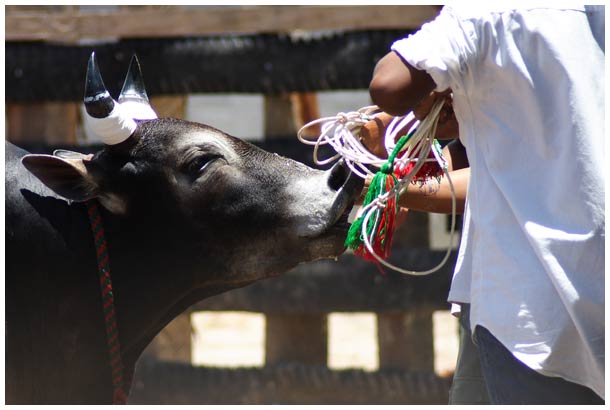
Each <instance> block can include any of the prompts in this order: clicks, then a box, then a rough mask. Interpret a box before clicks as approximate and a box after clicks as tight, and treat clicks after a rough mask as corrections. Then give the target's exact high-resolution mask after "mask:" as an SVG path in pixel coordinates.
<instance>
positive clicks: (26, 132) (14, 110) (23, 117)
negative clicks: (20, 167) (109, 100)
mask: <svg viewBox="0 0 610 410" xmlns="http://www.w3.org/2000/svg"><path fill="white" fill-rule="evenodd" d="M78 107H79V104H78V103H73V102H41V103H31V104H22V103H8V104H6V117H7V119H6V121H7V136H6V139H7V140H9V141H10V142H12V143H15V144H28V143H34V144H36V143H46V144H62V145H63V144H68V145H70V144H76V128H77V124H78V122H79V118H80V114H79V109H78Z"/></svg>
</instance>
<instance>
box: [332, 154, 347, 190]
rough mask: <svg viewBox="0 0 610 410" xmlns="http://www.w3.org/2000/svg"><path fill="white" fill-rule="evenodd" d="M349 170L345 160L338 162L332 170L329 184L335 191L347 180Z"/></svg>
mask: <svg viewBox="0 0 610 410" xmlns="http://www.w3.org/2000/svg"><path fill="white" fill-rule="evenodd" d="M348 174H349V172H348V169H347V167H346V166H345V164H344V163H343V161H339V162H337V163H336V164H335V165H334V166H333V167H332V168H331V170H330V175H329V176H328V186H329V187H330V189H332V190H333V191H338V190H339V189H340V188H341V187H342V186H343V184H345V181H346V180H347V176H348Z"/></svg>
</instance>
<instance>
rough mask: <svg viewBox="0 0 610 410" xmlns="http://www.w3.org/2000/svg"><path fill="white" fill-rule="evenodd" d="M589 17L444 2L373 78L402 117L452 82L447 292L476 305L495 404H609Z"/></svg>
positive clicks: (595, 29) (596, 39)
mask: <svg viewBox="0 0 610 410" xmlns="http://www.w3.org/2000/svg"><path fill="white" fill-rule="evenodd" d="M591 21H592V23H591V24H589V19H588V16H587V14H586V13H585V9H584V8H571V9H560V8H531V9H512V8H505V7H504V8H501V7H497V6H493V5H488V6H483V7H481V6H479V7H477V8H476V9H468V8H451V7H445V8H444V9H443V10H442V11H441V13H440V15H439V16H438V17H437V18H436V19H435V20H434V21H433V22H430V23H428V24H425V25H424V26H422V29H421V30H420V31H419V32H417V33H416V34H414V35H412V36H409V37H408V38H406V39H403V40H399V41H397V42H396V43H394V45H393V46H392V50H393V51H392V52H391V53H389V54H388V55H386V56H385V57H384V58H383V59H382V60H381V61H380V62H379V64H378V65H377V67H376V68H375V72H374V75H373V79H372V81H371V85H370V93H371V97H372V98H373V101H374V102H375V103H376V104H377V105H378V106H379V107H380V108H381V109H382V110H383V111H385V112H386V113H389V114H392V115H403V114H405V113H407V112H408V111H411V110H412V109H413V108H414V107H415V106H416V105H417V104H418V103H419V102H420V101H421V100H422V99H423V98H424V97H426V96H427V95H428V94H429V93H430V92H431V91H433V90H436V91H445V90H447V89H449V88H451V90H452V91H453V108H454V110H455V114H456V117H457V120H458V123H459V134H460V140H461V141H462V143H463V144H464V146H465V148H466V151H467V154H468V160H469V163H470V176H469V181H468V193H467V201H466V209H465V217H464V227H463V232H462V242H461V246H460V251H459V255H458V261H457V264H456V271H455V274H454V278H453V282H452V286H451V291H450V294H449V300H450V301H451V302H454V303H458V304H470V308H471V311H470V316H469V319H470V325H471V330H472V332H473V337H474V340H475V342H476V343H477V346H478V349H479V352H480V354H481V365H482V373H483V376H484V379H485V383H486V385H487V389H488V392H489V397H490V400H491V402H492V403H494V404H516V403H522V404H569V403H573V404H584V403H602V402H603V399H602V398H603V397H604V357H605V352H604V341H605V337H604V286H603V284H604V241H605V215H604V205H605V204H604V173H603V172H604V171H603V162H604V148H603V146H604V139H603V136H604V130H603V124H604V44H603V41H602V40H601V39H603V28H604V27H603V24H601V25H600V24H598V23H596V24H593V22H599V21H600V19H595V18H592V19H591ZM601 21H602V22H603V19H601ZM600 26H601V28H600ZM600 30H601V33H602V34H601V35H600ZM408 196H409V195H408V194H407V197H408Z"/></svg>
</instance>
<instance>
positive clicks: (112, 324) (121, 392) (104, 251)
mask: <svg viewBox="0 0 610 410" xmlns="http://www.w3.org/2000/svg"><path fill="white" fill-rule="evenodd" d="M85 205H86V206H87V214H88V215H89V223H90V226H91V232H92V233H93V242H94V245H95V253H96V256H97V270H98V273H99V278H100V290H101V293H102V307H103V312H104V324H105V327H106V343H107V345H108V355H109V359H110V368H111V370H112V387H113V392H112V404H127V393H126V391H125V380H124V378H123V376H124V374H123V360H122V358H121V344H120V343H119V328H118V327H117V323H116V311H115V308H114V296H113V294H112V279H111V278H110V259H109V256H108V246H107V244H106V237H105V235H104V225H103V224H102V215H101V214H100V211H99V206H98V204H97V201H95V200H89V201H86V202H85Z"/></svg>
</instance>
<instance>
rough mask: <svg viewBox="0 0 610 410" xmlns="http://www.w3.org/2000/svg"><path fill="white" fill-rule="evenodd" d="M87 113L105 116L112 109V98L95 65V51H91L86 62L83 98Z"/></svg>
mask: <svg viewBox="0 0 610 410" xmlns="http://www.w3.org/2000/svg"><path fill="white" fill-rule="evenodd" d="M83 101H84V103H85V109H86V110H87V113H88V114H89V115H90V116H92V117H94V118H105V117H107V116H108V115H109V114H110V112H112V110H113V109H114V100H113V99H112V97H111V96H110V93H109V92H108V90H107V89H106V86H105V85H104V81H103V80H102V74H101V73H100V69H99V67H98V65H97V61H96V58H95V52H92V53H91V56H90V57H89V62H88V64H87V77H86V80H85V97H84V99H83Z"/></svg>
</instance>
